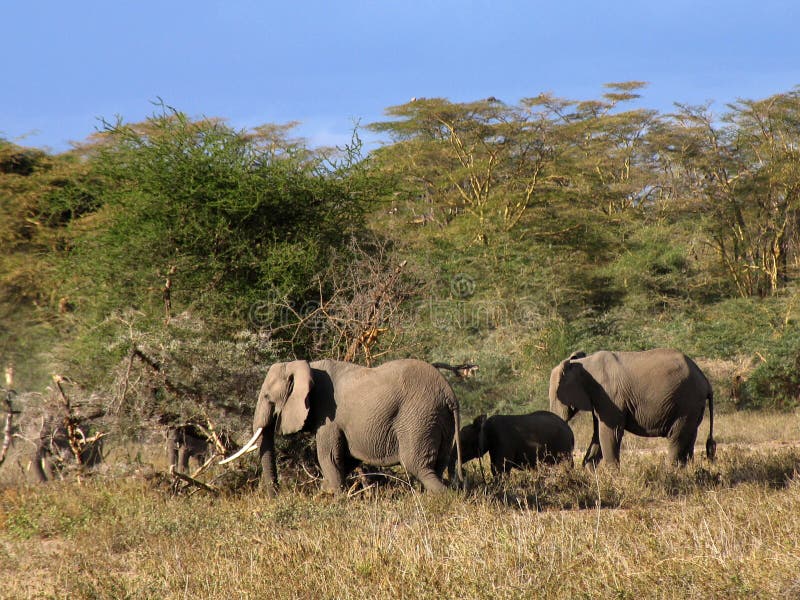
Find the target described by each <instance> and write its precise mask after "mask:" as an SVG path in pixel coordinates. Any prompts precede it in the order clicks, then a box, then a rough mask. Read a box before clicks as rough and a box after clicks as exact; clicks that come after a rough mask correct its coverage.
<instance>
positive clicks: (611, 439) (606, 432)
mask: <svg viewBox="0 0 800 600" xmlns="http://www.w3.org/2000/svg"><path fill="white" fill-rule="evenodd" d="M624 432H625V430H624V429H623V428H622V427H609V426H608V425H606V424H604V423H601V424H600V448H601V450H602V452H603V456H604V457H605V459H606V461H607V463H608V464H609V465H611V466H612V467H614V468H616V469H619V449H620V446H621V445H622V434H623V433H624Z"/></svg>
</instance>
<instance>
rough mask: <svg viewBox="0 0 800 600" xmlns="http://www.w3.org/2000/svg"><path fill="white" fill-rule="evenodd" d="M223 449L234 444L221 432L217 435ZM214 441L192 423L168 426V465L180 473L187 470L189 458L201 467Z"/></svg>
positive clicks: (229, 448)
mask: <svg viewBox="0 0 800 600" xmlns="http://www.w3.org/2000/svg"><path fill="white" fill-rule="evenodd" d="M217 438H218V439H219V440H220V443H221V444H222V445H223V447H224V448H225V450H226V451H227V450H231V449H232V448H233V447H234V445H233V442H232V440H231V439H230V436H228V435H227V434H226V433H224V432H222V433H220V434H218V435H217ZM214 446H215V444H214V442H213V441H212V440H211V439H209V435H208V434H207V432H206V431H204V429H203V428H202V427H198V426H197V425H194V424H192V423H186V424H183V425H177V426H175V427H170V429H169V434H168V435H167V462H169V464H170V467H172V468H173V469H175V470H176V471H179V472H181V473H188V472H189V459H191V458H193V459H194V460H195V461H196V462H197V467H198V468H199V467H201V466H202V465H203V464H204V463H205V462H206V459H207V458H208V457H209V456H211V455H212V454H213V453H214V451H215V447H214Z"/></svg>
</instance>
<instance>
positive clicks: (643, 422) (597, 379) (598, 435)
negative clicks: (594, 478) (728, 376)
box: [550, 348, 716, 467]
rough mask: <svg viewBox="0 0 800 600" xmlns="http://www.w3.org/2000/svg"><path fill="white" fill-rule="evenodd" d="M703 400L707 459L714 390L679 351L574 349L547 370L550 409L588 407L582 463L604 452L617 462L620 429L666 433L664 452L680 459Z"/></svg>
mask: <svg viewBox="0 0 800 600" xmlns="http://www.w3.org/2000/svg"><path fill="white" fill-rule="evenodd" d="M706 400H708V414H709V432H708V439H707V441H706V455H707V456H708V458H709V460H713V458H714V454H715V452H716V442H715V441H714V436H713V432H714V394H713V391H712V389H711V384H710V383H709V381H708V379H706V376H705V375H704V374H703V372H702V371H701V370H700V368H699V367H698V366H697V365H696V364H695V363H694V361H692V359H690V358H688V357H687V356H686V355H684V354H683V353H682V352H679V351H677V350H670V349H665V348H659V349H655V350H647V351H644V352H609V351H600V352H595V353H594V354H590V355H588V356H587V355H586V354H585V353H584V352H577V353H575V354H573V355H572V356H570V357H569V358H567V359H566V360H564V361H562V362H561V363H560V364H559V365H558V366H556V367H555V368H554V369H553V370H552V372H551V373H550V410H551V411H553V412H554V413H556V414H558V415H560V416H561V417H562V418H564V419H565V420H567V421H569V420H570V419H571V418H572V417H573V416H575V414H576V413H577V412H578V411H581V410H587V411H591V412H592V424H593V432H592V441H591V443H590V444H589V448H588V449H587V451H586V455H585V456H584V459H583V464H584V465H586V464H592V465H596V464H597V463H598V462H600V460H601V459H602V458H605V459H606V460H607V461H608V462H609V463H610V464H612V465H614V466H617V467H618V466H619V449H620V444H621V443H622V435H623V433H624V432H625V431H629V432H630V433H633V434H635V435H639V436H644V437H665V438H667V439H668V440H669V454H670V458H671V459H672V461H674V462H675V463H678V464H681V465H685V464H686V462H687V461H688V460H689V459H690V458H692V457H693V455H694V442H695V440H696V439H697V428H698V426H699V425H700V422H701V421H702V420H703V413H704V412H705V407H706Z"/></svg>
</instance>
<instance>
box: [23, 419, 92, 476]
mask: <svg viewBox="0 0 800 600" xmlns="http://www.w3.org/2000/svg"><path fill="white" fill-rule="evenodd" d="M72 426H73V428H74V431H75V432H76V437H75V439H73V440H72V443H71V442H70V436H69V433H68V430H67V427H66V426H65V424H64V423H63V421H62V420H60V419H55V418H53V419H50V420H47V421H46V422H45V423H44V424H43V426H42V429H41V431H40V433H39V436H38V439H36V441H35V445H36V453H35V455H34V459H33V461H32V463H33V465H32V466H33V472H34V476H35V477H36V480H37V481H40V482H46V481H52V480H54V479H59V478H63V477H64V475H65V473H66V472H67V471H68V470H69V469H71V468H75V467H76V466H79V465H80V466H82V467H86V468H91V467H95V466H97V465H98V464H100V463H101V462H102V461H103V435H102V434H95V435H93V436H91V437H88V438H87V437H86V435H85V434H84V432H83V429H86V430H89V429H90V426H89V425H88V424H87V423H82V422H76V423H73V424H72ZM73 444H74V445H75V446H76V448H77V454H76V448H73Z"/></svg>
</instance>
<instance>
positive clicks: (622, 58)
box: [0, 0, 800, 152]
mask: <svg viewBox="0 0 800 600" xmlns="http://www.w3.org/2000/svg"><path fill="white" fill-rule="evenodd" d="M798 23H800V2H798V1H797V0H759V1H757V2H756V1H751V2H744V1H740V0H728V1H722V0H715V1H704V0H693V1H688V0H669V1H664V0H660V1H647V0H641V1H634V0H630V1H625V2H624V1H618V0H605V1H604V2H575V1H570V0H561V1H558V0H555V1H540V0H527V1H522V0H514V1H506V0H458V1H456V0H428V1H424V2H423V1H417V0H403V1H400V0H361V1H356V0H328V1H316V0H315V1H307V0H295V1H294V2H291V1H287V0H283V1H281V2H272V1H264V0H262V1H255V0H246V1H245V0H227V1H217V0H193V1H184V0H158V1H151V0H137V1H133V0H111V1H109V0H105V1H103V2H99V1H94V0H92V1H81V0H73V1H71V2H65V1H64V0H47V1H42V0H26V1H25V2H22V1H21V0H0V36H1V37H0V39H2V40H3V48H4V52H3V55H4V60H3V66H2V68H1V69H0V71H1V72H2V75H1V76H0V77H1V78H0V137H4V138H6V139H9V140H11V141H14V142H15V143H18V144H22V145H26V146H37V147H44V148H48V149H50V150H51V151H54V152H60V151H63V150H65V149H67V148H69V142H70V141H71V140H74V141H80V140H83V139H85V138H86V137H87V136H89V135H90V134H92V133H93V132H94V130H95V128H96V127H97V126H98V118H99V117H104V118H109V119H111V118H114V117H115V115H119V116H121V117H122V118H123V119H125V120H126V121H130V122H135V121H141V120H143V119H144V118H146V117H147V116H148V115H150V114H152V112H153V111H154V107H153V105H152V102H153V101H155V100H156V99H157V98H163V100H164V101H165V102H166V103H167V104H169V105H171V106H174V107H175V108H177V109H179V110H182V111H184V112H186V113H188V114H189V115H192V116H202V115H205V116H215V117H223V118H226V119H227V120H228V121H229V123H230V124H231V125H233V126H235V127H242V128H244V127H252V126H256V125H260V124H263V123H285V122H288V121H295V120H296V121H301V122H302V123H303V125H302V126H301V127H300V129H299V130H298V133H300V134H302V135H303V136H305V137H307V138H308V139H309V140H310V142H311V143H312V144H313V145H319V144H340V143H343V142H346V141H347V140H349V137H350V132H351V130H352V128H353V123H354V122H355V121H357V120H360V121H361V123H368V122H371V121H374V120H378V119H380V118H381V117H382V115H383V111H384V109H385V108H386V107H388V106H391V105H395V104H401V103H404V102H407V101H408V100H409V99H410V98H411V97H414V96H416V97H434V96H442V97H446V98H449V99H451V100H453V101H467V100H476V99H479V98H485V97H487V96H495V97H497V98H499V99H501V100H504V101H506V102H516V101H518V100H519V99H520V98H522V97H526V96H533V95H536V94H538V93H540V92H552V93H554V94H555V95H557V96H561V97H567V98H573V99H589V98H597V97H599V95H600V94H601V93H602V84H603V83H606V82H611V81H626V80H633V79H636V80H644V81H648V82H650V85H649V87H648V88H647V89H646V90H645V91H644V93H643V99H642V100H641V101H640V105H642V106H646V107H650V108H656V109H658V110H662V111H668V110H669V109H670V108H671V106H672V103H673V102H684V103H694V104H698V103H703V102H706V101H714V105H713V106H714V108H715V109H717V110H718V111H722V110H724V105H725V103H726V102H731V101H733V100H735V99H736V98H739V97H741V98H753V99H755V98H763V97H766V96H769V95H771V94H774V93H779V92H786V91H789V90H791V89H792V88H793V87H794V86H795V85H798V84H800V35H798V33H797V27H798Z"/></svg>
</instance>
